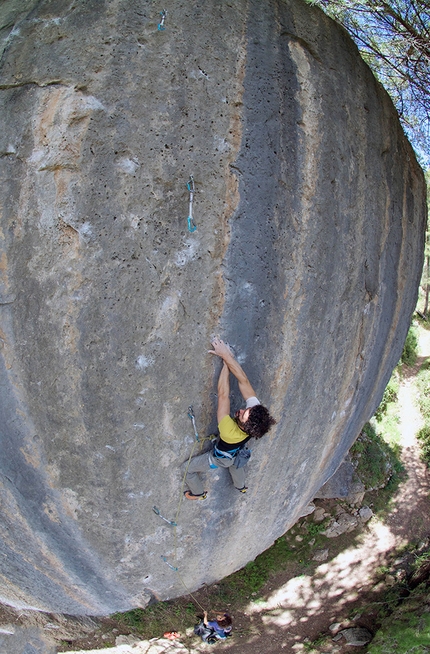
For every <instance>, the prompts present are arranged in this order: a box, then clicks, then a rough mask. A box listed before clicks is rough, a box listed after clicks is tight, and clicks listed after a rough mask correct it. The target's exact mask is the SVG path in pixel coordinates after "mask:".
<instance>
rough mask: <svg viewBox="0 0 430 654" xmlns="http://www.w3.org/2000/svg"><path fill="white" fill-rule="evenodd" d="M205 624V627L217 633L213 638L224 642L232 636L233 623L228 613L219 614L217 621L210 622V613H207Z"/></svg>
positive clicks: (204, 617)
mask: <svg viewBox="0 0 430 654" xmlns="http://www.w3.org/2000/svg"><path fill="white" fill-rule="evenodd" d="M203 622H204V623H205V627H209V629H213V630H214V632H215V633H214V634H213V635H212V636H213V637H215V638H218V639H219V640H224V639H225V638H227V636H230V634H231V629H232V627H231V624H232V621H231V617H230V616H229V614H228V613H217V616H216V619H215V620H208V613H207V611H205V612H204V616H203Z"/></svg>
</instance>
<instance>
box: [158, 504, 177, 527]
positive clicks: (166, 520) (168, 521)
mask: <svg viewBox="0 0 430 654" xmlns="http://www.w3.org/2000/svg"><path fill="white" fill-rule="evenodd" d="M152 510H153V511H154V513H155V515H158V517H159V518H161V519H162V520H164V522H167V524H169V525H171V526H172V527H177V526H178V525H177V524H176V522H175V521H174V520H168V519H167V518H165V517H164V515H161V513H160V509H157V507H156V506H153V507H152Z"/></svg>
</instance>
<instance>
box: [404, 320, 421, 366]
mask: <svg viewBox="0 0 430 654" xmlns="http://www.w3.org/2000/svg"><path fill="white" fill-rule="evenodd" d="M417 358H418V336H417V330H416V328H415V327H414V325H411V326H410V327H409V331H408V333H407V336H406V340H405V344H404V346H403V352H402V356H401V358H400V361H401V362H402V363H405V364H406V365H407V366H413V365H414V364H415V363H416V360H417Z"/></svg>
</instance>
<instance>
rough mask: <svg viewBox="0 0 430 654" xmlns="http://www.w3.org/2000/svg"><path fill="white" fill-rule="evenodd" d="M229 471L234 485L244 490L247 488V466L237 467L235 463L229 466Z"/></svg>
mask: <svg viewBox="0 0 430 654" xmlns="http://www.w3.org/2000/svg"><path fill="white" fill-rule="evenodd" d="M228 469H229V472H230V475H231V478H232V480H233V485H234V486H235V487H236V488H237V489H238V490H242V489H243V488H245V471H246V466H243V467H242V468H236V467H235V466H234V465H231V466H229V468H228Z"/></svg>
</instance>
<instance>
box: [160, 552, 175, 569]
mask: <svg viewBox="0 0 430 654" xmlns="http://www.w3.org/2000/svg"><path fill="white" fill-rule="evenodd" d="M161 558H162V559H163V561H164V563H166V565H168V566H169V568H170V569H171V570H174V571H175V572H178V569H179V568H175V566H174V565H172V564H171V563H169V562H168V560H167V558H166V557H165V556H163V555H161Z"/></svg>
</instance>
